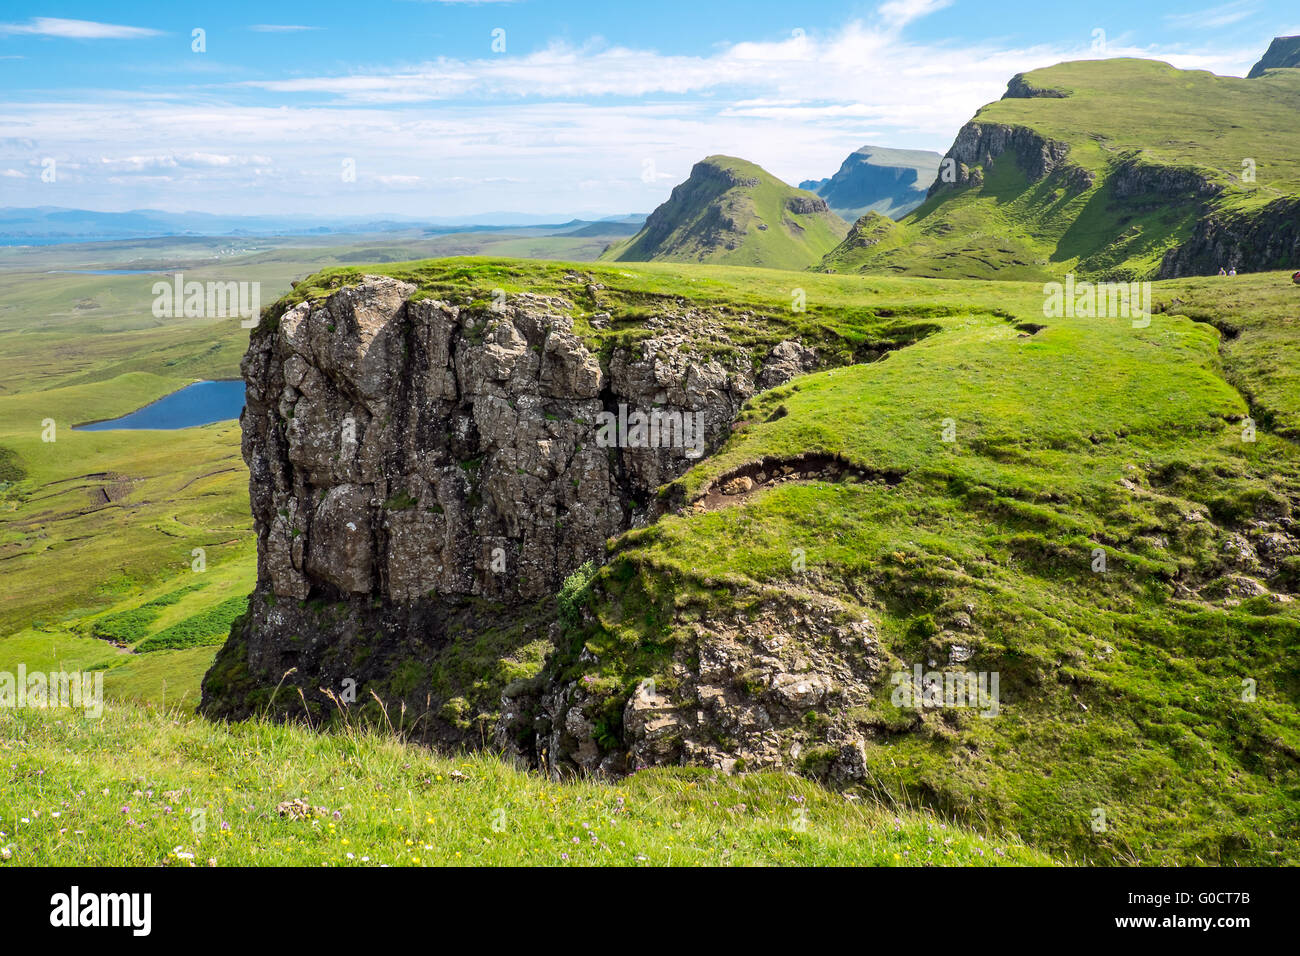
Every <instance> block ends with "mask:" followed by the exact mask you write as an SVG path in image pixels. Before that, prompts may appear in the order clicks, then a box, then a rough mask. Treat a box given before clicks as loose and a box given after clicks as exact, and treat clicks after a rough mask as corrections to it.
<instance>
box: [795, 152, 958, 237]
mask: <svg viewBox="0 0 1300 956" xmlns="http://www.w3.org/2000/svg"><path fill="white" fill-rule="evenodd" d="M940 158H941V157H940V156H939V154H938V153H932V152H930V151H929V150H923V149H886V148H883V147H880V146H863V147H862V148H860V149H857V150H854V151H853V152H852V153H850V154H849V156H848V158H847V159H845V160H844V162H843V163H841V164H840V168H839V169H838V170H836V172H835V175H833V176H831V177H829V178H827V179H819V180H811V179H810V180H805V181H804V182H801V183H800V184H799V188H800V189H806V190H808V191H809V192H814V193H816V194H817V195H818V196H821V197H822V198H823V199H825V200H826V202H827V204H828V205H829V206H830V208H831V209H832V210H833V211H834V212H835V214H836V215H838V216H841V217H843V218H844V219H846V220H848V221H849V222H853V221H855V220H857V219H860V218H861V217H862V216H865V215H866V214H867V213H869V212H875V213H879V214H880V215H882V216H890V217H892V218H894V219H897V218H899V217H900V216H903V215H906V214H907V213H909V212H911V211H912V210H913V209H915V208H916V207H917V206H919V205H921V203H922V202H924V201H925V194H926V190H927V189H928V188H929V187H930V184H931V183H932V182H934V177H935V175H936V174H937V172H938V169H939V160H940Z"/></svg>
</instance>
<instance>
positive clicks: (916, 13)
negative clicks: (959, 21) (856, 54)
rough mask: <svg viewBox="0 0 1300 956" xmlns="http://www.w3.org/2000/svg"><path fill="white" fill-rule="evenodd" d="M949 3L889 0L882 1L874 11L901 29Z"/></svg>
mask: <svg viewBox="0 0 1300 956" xmlns="http://www.w3.org/2000/svg"><path fill="white" fill-rule="evenodd" d="M951 5H952V0H889V2H887V3H882V4H881V5H880V7H879V8H878V9H877V10H876V12H877V13H879V14H880V18H881V19H882V20H884V21H885V23H887V24H889V25H890V26H891V27H893V28H895V29H901V28H902V27H904V26H906V25H907V24H909V23H911V22H912V21H913V20H919V19H920V18H921V17H926V16H929V15H930V14H932V13H934V12H935V11H936V10H942V9H943V8H944V7H947V6H951Z"/></svg>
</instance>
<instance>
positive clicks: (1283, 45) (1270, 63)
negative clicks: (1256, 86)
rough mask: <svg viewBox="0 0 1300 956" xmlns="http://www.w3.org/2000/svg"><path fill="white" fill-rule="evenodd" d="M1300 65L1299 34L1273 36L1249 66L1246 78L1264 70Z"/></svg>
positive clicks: (1262, 72)
mask: <svg viewBox="0 0 1300 956" xmlns="http://www.w3.org/2000/svg"><path fill="white" fill-rule="evenodd" d="M1295 67H1300V36H1295V37H1274V38H1273V42H1272V43H1270V44H1269V45H1268V49H1267V50H1265V51H1264V55H1263V57H1261V58H1260V61H1259V62H1258V63H1256V64H1255V65H1254V66H1252V67H1251V68H1250V72H1249V73H1247V74H1246V79H1248V80H1253V79H1255V78H1256V77H1257V76H1262V75H1263V74H1264V71H1265V70H1277V69H1284V68H1295Z"/></svg>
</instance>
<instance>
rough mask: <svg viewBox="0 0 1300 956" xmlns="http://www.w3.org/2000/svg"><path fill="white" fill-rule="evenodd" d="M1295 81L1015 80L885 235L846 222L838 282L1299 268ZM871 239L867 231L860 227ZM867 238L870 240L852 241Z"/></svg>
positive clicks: (1268, 76) (1121, 64)
mask: <svg viewBox="0 0 1300 956" xmlns="http://www.w3.org/2000/svg"><path fill="white" fill-rule="evenodd" d="M1297 115H1300V70H1293V69H1279V70H1272V71H1269V72H1266V73H1265V74H1264V75H1262V76H1259V77H1258V78H1255V79H1239V78H1235V77H1223V76H1215V75H1213V74H1211V73H1207V72H1204V71H1187V70H1178V69H1175V68H1174V67H1172V66H1169V65H1168V64H1166V63H1160V62H1156V61H1151V60H1136V59H1112V60H1090V61H1082V62H1074V63H1062V64H1059V65H1057V66H1053V67H1049V68H1047V69H1042V70H1035V71H1033V72H1031V73H1026V74H1022V75H1020V76H1017V77H1016V78H1014V79H1013V80H1012V82H1011V84H1010V85H1009V88H1008V92H1007V94H1006V95H1005V96H1004V97H1003V98H1002V99H1000V100H998V101H997V102H994V103H990V104H989V105H987V106H985V107H984V108H983V109H981V110H980V111H979V112H978V113H977V114H976V115H975V117H974V118H973V119H972V120H971V122H970V123H968V124H967V125H966V127H964V128H963V129H962V131H961V132H960V133H959V135H958V137H957V139H956V141H955V142H954V144H953V146H952V148H951V149H950V150H949V151H948V154H947V157H946V160H948V159H950V160H952V163H951V164H950V165H949V169H950V171H951V174H950V179H954V180H955V181H952V182H945V181H943V173H944V171H943V168H942V166H941V170H940V180H939V181H938V182H936V183H935V185H934V186H933V187H932V188H931V192H930V197H929V198H928V199H927V201H926V202H925V203H924V204H923V205H922V206H920V207H919V208H918V209H916V210H915V211H913V212H912V213H911V214H909V215H908V216H907V217H905V218H904V219H903V220H902V221H901V222H900V223H898V225H897V226H896V227H890V226H888V224H879V223H875V222H872V223H859V228H858V229H857V230H855V233H854V234H850V236H849V238H848V239H847V240H846V242H845V243H844V244H842V245H841V246H840V247H838V248H837V249H836V250H834V251H833V252H832V253H831V254H830V255H828V256H827V257H826V259H825V260H824V261H823V263H822V268H824V269H827V270H828V271H836V272H857V271H862V272H874V273H892V274H899V275H929V276H939V277H950V278H965V277H973V278H985V277H989V276H993V275H997V276H1000V277H1005V278H1024V279H1045V278H1050V277H1056V276H1059V275H1060V274H1062V273H1065V272H1070V271H1073V272H1076V273H1078V274H1080V275H1085V276H1091V277H1096V278H1108V279H1128V278H1156V277H1171V276H1175V275H1192V274H1202V275H1204V274H1213V273H1216V272H1217V271H1218V268H1219V267H1220V266H1222V267H1224V268H1236V269H1238V270H1239V271H1257V270H1261V269H1279V268H1295V267H1296V266H1297V265H1300V261H1297V260H1298V259H1300V246H1298V245H1297V243H1300V236H1298V235H1297V233H1296V229H1295V222H1296V218H1297V210H1298V209H1300V124H1298V123H1297V122H1296V116H1297ZM868 227H869V228H868ZM864 231H865V232H867V233H868V234H867V235H865V236H864V235H861V234H860V233H863V232H864Z"/></svg>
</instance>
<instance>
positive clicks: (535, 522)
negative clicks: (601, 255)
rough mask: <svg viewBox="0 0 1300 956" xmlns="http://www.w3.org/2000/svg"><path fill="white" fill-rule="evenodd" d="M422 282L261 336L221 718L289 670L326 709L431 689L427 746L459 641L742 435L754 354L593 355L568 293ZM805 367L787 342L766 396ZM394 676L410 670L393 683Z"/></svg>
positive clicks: (367, 288) (292, 313)
mask: <svg viewBox="0 0 1300 956" xmlns="http://www.w3.org/2000/svg"><path fill="white" fill-rule="evenodd" d="M415 291H416V287H415V286H413V285H411V284H408V283H404V282H401V281H398V280H396V279H392V278H387V277H381V276H368V277H365V278H364V279H363V280H362V281H361V282H360V284H358V285H355V286H351V287H346V288H343V289H340V290H339V291H337V292H335V293H333V294H332V295H330V296H328V297H327V298H325V299H323V300H319V301H315V302H302V303H300V304H298V305H296V306H294V307H293V308H290V309H288V310H287V311H286V312H284V313H283V315H282V316H281V317H280V319H279V321H278V323H274V324H272V325H271V326H266V325H265V324H264V327H263V328H259V329H258V330H257V331H256V332H255V333H254V335H253V337H252V340H251V343H250V345H249V350H248V353H247V355H246V356H245V358H244V362H243V373H244V378H245V380H246V382H247V399H246V407H245V410H244V413H243V416H242V419H241V421H242V426H243V453H244V458H245V460H246V461H247V463H248V467H249V473H250V478H249V490H250V498H251V503H252V510H253V517H254V522H255V526H256V530H257V536H258V583H257V589H256V592H255V594H254V596H253V599H252V601H251V605H250V613H249V615H248V617H247V619H246V621H245V623H244V627H243V631H242V634H241V635H239V636H238V637H237V638H234V639H232V641H231V642H230V643H229V644H228V645H227V647H226V648H225V649H224V650H223V652H222V657H221V659H219V662H218V665H219V666H218V667H217V668H216V669H215V670H214V672H213V673H212V674H210V675H209V678H208V680H207V681H205V686H204V704H203V706H204V708H205V709H206V710H207V711H208V712H209V713H216V714H225V715H241V714H244V713H247V712H249V711H250V710H251V709H252V708H253V707H254V706H255V704H254V702H253V700H252V699H250V697H249V696H248V694H247V693H246V691H247V690H248V689H249V688H250V687H253V688H261V689H265V688H266V687H267V686H272V687H273V686H275V685H276V683H277V682H278V681H280V680H281V678H282V676H283V675H285V674H286V673H287V672H290V671H292V672H293V674H292V676H291V677H290V678H289V679H288V683H289V684H290V685H297V686H298V687H300V688H302V690H303V692H304V694H305V695H306V696H307V697H308V698H309V699H311V700H313V701H316V702H319V701H321V700H322V695H323V691H321V689H322V688H324V689H327V690H331V692H334V693H337V692H339V690H340V688H343V689H346V683H345V682H346V681H348V680H349V679H350V680H352V681H356V682H357V683H358V684H360V685H370V686H374V685H376V684H378V685H379V686H382V687H387V688H389V689H390V692H391V693H392V694H394V695H396V696H397V697H398V698H400V699H405V698H404V695H407V694H408V693H409V694H413V695H414V697H412V700H413V701H414V700H415V699H416V698H419V699H420V700H425V699H426V698H427V699H428V700H427V709H428V710H429V711H430V713H431V714H433V715H434V716H431V717H430V718H429V721H430V726H431V727H432V731H431V732H430V734H429V736H433V737H439V738H449V739H455V737H456V733H455V731H454V729H453V728H452V727H450V726H449V725H448V724H447V722H446V721H445V720H442V719H441V718H438V717H437V716H436V715H437V714H438V713H439V712H440V708H443V707H444V706H445V705H446V704H447V703H448V701H447V700H440V699H437V698H438V696H439V693H438V691H437V687H436V684H433V683H431V684H428V685H427V686H426V685H425V684H424V683H423V680H424V677H427V675H428V674H430V673H436V672H437V671H438V668H439V667H440V666H444V665H445V660H443V659H442V658H443V656H444V655H445V652H446V650H447V648H448V646H449V645H450V644H452V643H454V642H455V641H456V640H457V639H458V638H457V636H456V635H457V634H458V633H463V634H468V635H474V634H478V633H482V632H483V631H484V630H485V629H489V628H491V627H494V626H502V627H507V626H516V625H518V623H519V622H520V621H521V620H523V618H524V617H526V616H527V615H528V614H532V613H534V611H532V610H529V609H530V608H533V609H534V610H535V606H536V605H538V602H542V603H546V602H547V601H549V599H550V598H551V597H552V596H553V595H554V594H555V593H556V592H557V590H558V589H559V587H560V585H561V584H562V583H563V582H564V580H565V578H566V576H568V575H569V574H570V573H571V572H573V571H574V570H575V569H576V568H578V567H579V566H580V565H582V564H583V563H584V562H586V561H589V560H593V559H594V560H596V561H597V562H599V561H600V560H601V559H602V557H603V553H604V546H605V541H606V539H607V538H609V537H610V536H612V535H615V534H617V533H619V532H621V531H624V530H626V529H627V528H629V527H631V526H632V525H634V524H636V523H639V522H643V521H645V520H647V519H648V518H649V517H651V516H652V515H651V513H650V507H651V502H652V498H653V494H654V491H655V490H656V489H657V488H658V487H660V486H661V485H663V484H665V483H667V482H669V481H671V480H673V479H674V478H676V477H678V476H679V475H681V474H682V473H683V472H685V470H686V469H687V468H688V467H690V465H691V464H693V463H694V462H695V461H697V460H698V459H699V457H700V456H701V455H703V454H705V453H707V452H708V451H711V450H712V449H714V448H715V447H716V446H717V445H718V444H720V443H721V441H722V440H723V439H724V438H725V437H726V436H727V434H729V431H730V426H731V423H732V421H733V420H734V419H735V417H736V414H737V412H738V410H739V408H740V406H741V405H742V404H743V402H744V401H745V400H746V399H747V398H748V397H749V396H750V395H751V394H753V393H754V391H755V384H754V382H753V380H752V378H751V375H752V374H753V371H754V369H755V367H756V366H757V365H761V364H763V363H761V362H754V361H752V360H750V359H749V357H748V355H747V354H746V353H744V352H743V351H742V352H740V353H737V356H736V358H735V360H734V363H733V364H732V365H730V366H729V367H724V366H723V365H722V364H720V362H719V361H718V360H716V359H702V358H693V357H691V355H690V354H689V352H688V349H687V347H686V343H687V340H688V337H687V336H686V335H684V334H682V332H681V331H680V330H674V331H668V330H665V331H662V332H660V333H658V334H652V335H651V336H650V337H648V338H645V339H643V340H642V341H641V342H640V343H638V344H637V345H635V346H633V347H631V348H619V349H614V350H613V351H612V352H611V353H610V354H609V356H608V357H607V360H606V362H605V363H604V364H602V362H601V360H600V358H599V357H598V356H597V355H596V354H594V353H593V352H592V351H590V350H589V349H588V348H587V346H586V345H585V344H584V343H583V341H582V340H581V339H580V338H579V337H578V336H577V335H575V334H574V331H573V319H572V318H571V317H570V313H571V312H572V311H573V305H572V303H570V302H567V301H566V300H564V299H561V298H550V297H544V296H538V295H533V294H521V295H518V296H511V297H509V298H508V299H506V298H503V299H502V300H500V301H499V302H498V303H497V304H496V305H495V306H494V307H493V308H480V309H468V308H459V307H457V306H454V305H450V304H448V303H446V302H442V301H437V300H434V299H419V298H413V297H412V296H413V293H414V292H415ZM812 361H813V353H811V352H810V351H809V350H805V349H802V347H800V346H798V345H797V344H795V343H782V344H781V345H780V346H778V348H777V349H773V350H772V356H771V362H770V363H769V364H770V367H769V368H767V369H765V370H764V372H763V382H764V385H765V386H767V385H772V384H779V383H780V382H781V381H784V380H785V379H786V378H788V377H790V375H793V374H797V373H798V372H800V371H804V370H806V369H807V368H808V367H809V365H810V363H811V362H812ZM640 414H644V415H646V416H647V417H648V418H649V420H650V423H651V424H650V427H649V428H648V429H644V430H643V431H642V432H641V433H638V432H637V431H636V428H635V426H636V421H637V418H636V416H638V415H640ZM655 423H658V426H659V427H655ZM607 446H613V447H607ZM537 613H542V616H543V617H544V616H545V614H544V612H537ZM543 623H544V622H543ZM543 633H545V631H544V630H543ZM411 662H415V664H416V665H418V667H417V668H416V670H412V669H411V667H410V666H409V665H410V664H411ZM399 672H400V673H404V674H407V675H408V676H409V675H411V674H414V675H416V677H419V679H415V677H413V678H412V679H411V680H407V681H404V682H403V681H398V682H396V685H395V684H394V681H393V678H394V675H395V674H397V673H399ZM233 673H239V674H242V675H243V676H242V677H241V678H240V679H239V680H237V681H236V680H232V679H231V678H230V676H229V675H231V674H233ZM406 684H410V685H411V686H410V687H407V686H406ZM292 694H293V696H296V692H292ZM254 696H255V695H254ZM444 696H445V695H444ZM412 706H414V703H412ZM462 729H463V728H462Z"/></svg>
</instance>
